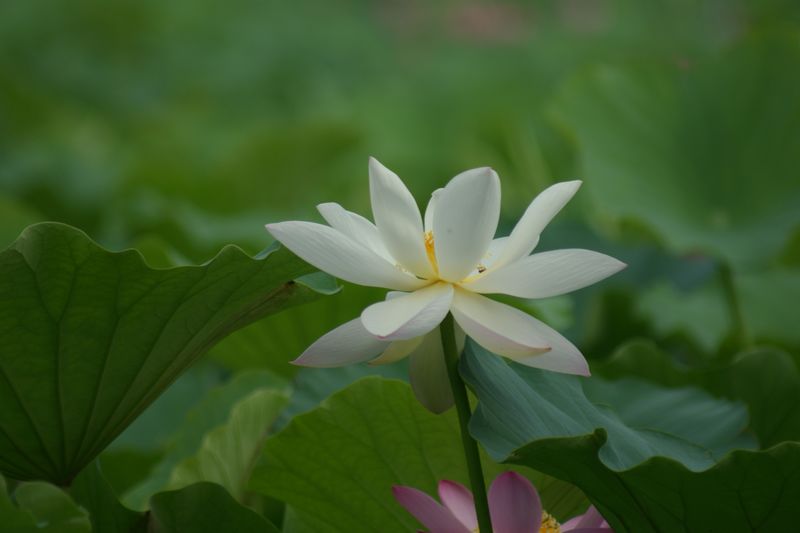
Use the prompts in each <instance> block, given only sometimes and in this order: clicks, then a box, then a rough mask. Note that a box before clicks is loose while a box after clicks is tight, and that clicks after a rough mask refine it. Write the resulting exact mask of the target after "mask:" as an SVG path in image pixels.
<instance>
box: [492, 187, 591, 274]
mask: <svg viewBox="0 0 800 533" xmlns="http://www.w3.org/2000/svg"><path fill="white" fill-rule="evenodd" d="M580 186H581V181H580V180H575V181H564V182H561V183H556V184H555V185H552V186H550V187H548V188H547V189H545V190H543V191H542V192H541V193H540V194H539V196H537V197H536V198H534V199H533V201H532V202H531V204H530V205H529V206H528V209H526V210H525V214H523V215H522V218H521V219H520V220H519V222H517V225H516V226H515V227H514V230H513V231H512V232H511V235H509V239H508V242H507V243H506V246H505V248H504V249H503V253H502V254H501V255H500V257H498V258H497V261H495V263H494V267H493V268H500V267H501V266H503V265H507V264H509V263H512V262H514V261H516V260H517V259H520V258H522V257H525V256H527V255H529V254H530V253H531V252H532V251H533V249H534V248H535V247H536V245H537V244H538V242H539V234H540V233H542V230H543V229H544V228H545V226H547V224H549V223H550V221H551V220H553V217H554V216H556V215H557V214H558V212H559V211H561V208H562V207H564V206H565V205H566V204H567V202H569V201H570V199H571V198H572V197H573V196H574V195H575V193H576V192H577V191H578V188H579V187H580Z"/></svg>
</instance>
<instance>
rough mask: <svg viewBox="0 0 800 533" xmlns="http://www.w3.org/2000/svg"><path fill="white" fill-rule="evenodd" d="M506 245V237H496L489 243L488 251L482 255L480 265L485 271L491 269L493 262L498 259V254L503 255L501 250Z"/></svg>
mask: <svg viewBox="0 0 800 533" xmlns="http://www.w3.org/2000/svg"><path fill="white" fill-rule="evenodd" d="M507 244H508V237H498V238H497V239H493V240H492V242H490V243H489V249H488V250H486V253H485V254H483V259H481V265H482V266H484V267H486V268H487V269H489V268H492V266H494V263H495V261H497V259H498V258H499V257H500V254H502V253H503V250H504V249H505V247H506V245H507Z"/></svg>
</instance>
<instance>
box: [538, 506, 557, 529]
mask: <svg viewBox="0 0 800 533" xmlns="http://www.w3.org/2000/svg"><path fill="white" fill-rule="evenodd" d="M539 533H561V524H559V523H558V521H557V520H556V519H555V518H554V517H553V515H551V514H550V513H548V512H547V511H542V525H541V526H540V527H539Z"/></svg>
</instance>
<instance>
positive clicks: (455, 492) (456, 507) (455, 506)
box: [439, 479, 478, 531]
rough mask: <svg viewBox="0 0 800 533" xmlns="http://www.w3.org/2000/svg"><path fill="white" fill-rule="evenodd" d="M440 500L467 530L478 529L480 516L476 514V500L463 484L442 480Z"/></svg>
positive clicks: (440, 483)
mask: <svg viewBox="0 0 800 533" xmlns="http://www.w3.org/2000/svg"><path fill="white" fill-rule="evenodd" d="M439 499H440V500H442V503H443V504H444V506H445V507H447V508H448V509H450V511H452V513H453V515H454V516H455V517H456V518H458V520H459V521H460V522H461V523H462V524H464V525H465V526H466V527H467V529H469V530H470V531H474V530H475V529H477V528H478V516H477V515H476V514H475V500H473V499H472V493H471V492H470V491H469V490H468V489H467V488H466V487H465V486H464V485H462V484H461V483H456V482H455V481H448V480H446V479H445V480H442V481H440V482H439Z"/></svg>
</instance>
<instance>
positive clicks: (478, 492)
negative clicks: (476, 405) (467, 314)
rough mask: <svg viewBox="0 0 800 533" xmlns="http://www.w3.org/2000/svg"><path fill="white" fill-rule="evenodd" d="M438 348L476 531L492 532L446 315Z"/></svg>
mask: <svg viewBox="0 0 800 533" xmlns="http://www.w3.org/2000/svg"><path fill="white" fill-rule="evenodd" d="M441 332H442V347H443V348H444V361H445V364H446V365H447V377H448V378H449V379H450V388H451V389H452V391H453V401H454V402H455V405H456V411H457V412H458V425H459V427H460V428H461V445H462V446H463V447H464V456H465V458H466V459H467V470H468V471H469V483H470V485H472V496H473V498H474V499H475V512H476V514H477V515H478V528H479V529H480V531H481V533H492V521H491V517H490V515H489V501H488V500H487V499H486V483H485V482H484V480H483V469H482V468H481V456H480V454H479V453H478V443H477V442H475V439H473V438H472V435H470V434H469V418H470V415H471V414H472V412H471V410H470V407H469V398H468V397H467V387H466V386H465V385H464V381H463V380H462V379H461V374H459V373H458V348H456V334H455V328H454V327H453V315H451V314H449V313H448V314H447V316H446V317H445V319H444V321H443V322H442V325H441Z"/></svg>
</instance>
